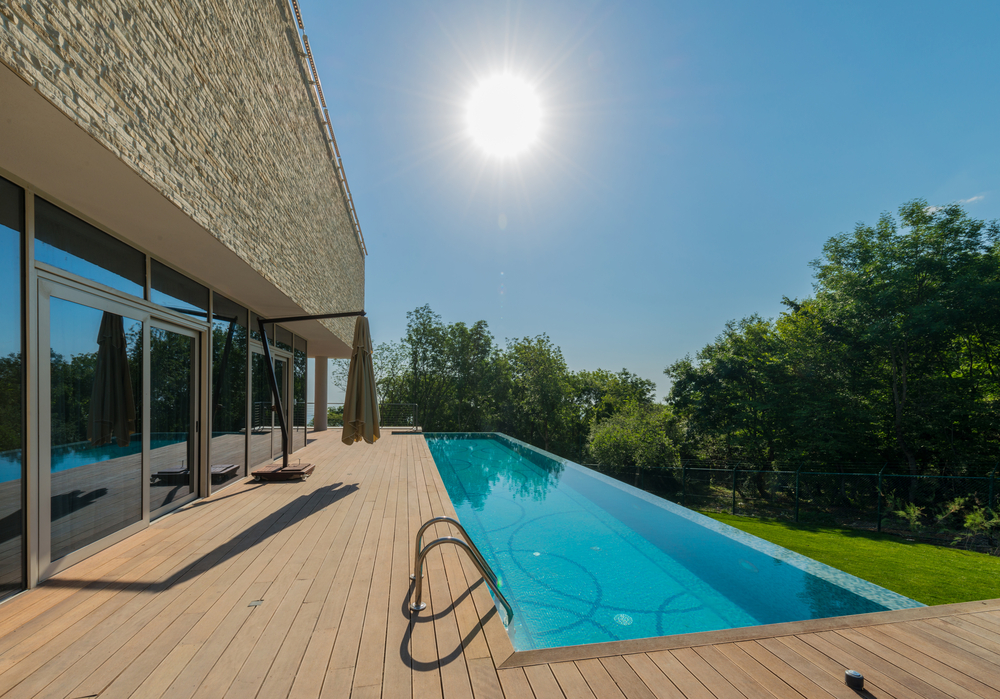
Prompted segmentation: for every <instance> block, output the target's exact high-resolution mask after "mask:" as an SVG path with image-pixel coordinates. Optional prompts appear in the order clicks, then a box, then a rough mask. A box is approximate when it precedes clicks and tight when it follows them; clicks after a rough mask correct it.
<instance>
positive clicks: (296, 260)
mask: <svg viewBox="0 0 1000 699" xmlns="http://www.w3.org/2000/svg"><path fill="white" fill-rule="evenodd" d="M294 22H295V19H294V17H293V16H292V12H291V8H290V7H289V6H288V4H287V0H233V1H226V0H70V1H67V0H0V61H3V62H4V63H5V64H7V65H8V66H9V67H10V68H11V69H13V70H14V71H15V72H16V73H17V74H19V75H20V76H21V77H22V78H23V79H24V80H25V81H26V82H28V83H29V84H31V85H33V86H34V88H35V90H37V91H38V92H39V93H41V94H42V95H43V96H45V97H46V98H47V99H48V100H49V101H51V102H52V103H53V104H55V105H56V106H57V107H58V108H59V109H60V110H62V111H63V112H64V113H65V114H66V115H67V116H69V117H70V118H71V119H73V120H74V121H75V122H76V123H78V124H79V125H80V126H81V127H82V128H84V129H85V130H86V131H88V132H89V133H90V134H91V135H92V136H93V137H94V138H95V139H97V140H98V141H99V142H100V143H102V144H103V145H104V146H106V147H107V148H109V149H110V150H111V151H112V152H114V153H115V154H116V155H118V157H120V158H121V159H122V160H123V161H124V162H126V163H127V164H129V165H130V166H131V167H132V168H133V169H134V170H136V172H138V173H139V174H140V175H141V176H142V177H143V178H145V179H146V180H147V181H148V182H149V183H150V184H151V185H153V186H154V187H155V188H156V189H157V190H159V191H160V192H161V193H162V194H163V195H164V196H166V197H167V198H168V199H170V200H171V201H173V202H174V203H175V204H176V205H177V206H179V207H180V208H181V210H183V211H184V212H185V213H187V214H188V215H189V216H191V217H192V218H193V219H194V220H195V221H197V222H198V223H199V224H201V225H202V226H203V227H204V228H205V229H207V230H208V231H210V232H211V233H212V235H214V236H215V237H217V238H218V239H219V240H220V241H222V242H223V243H224V244H225V245H226V246H227V247H229V248H230V249H232V250H233V251H235V252H236V253H237V254H238V255H240V257H242V258H243V259H244V260H246V261H247V262H248V263H249V264H250V265H251V266H252V267H254V268H255V269H256V270H257V271H258V272H260V273H261V274H262V275H263V276H264V277H265V278H266V279H268V280H269V281H270V282H271V283H273V284H274V285H275V286H276V287H278V288H279V289H280V290H282V291H283V292H284V293H285V294H287V295H288V296H289V297H290V298H292V299H293V300H295V301H296V302H297V303H299V304H300V305H301V306H302V307H303V308H305V309H306V311H307V312H311V313H321V312H331V311H339V310H353V309H354V308H363V307H364V256H363V255H362V253H361V251H360V247H359V245H358V243H357V240H356V238H355V235H354V232H353V228H352V226H351V222H350V218H349V216H348V213H347V209H346V206H345V202H344V198H343V195H342V193H341V190H340V186H339V184H338V182H337V178H336V173H335V171H334V168H333V165H332V163H331V161H330V156H329V152H328V147H327V145H326V142H325V139H324V138H323V133H322V130H321V126H320V121H319V117H318V112H317V104H316V101H315V99H314V98H313V96H312V95H311V93H310V90H311V88H310V86H309V85H308V83H307V82H306V81H307V80H308V77H307V75H306V73H305V70H306V64H305V63H304V59H302V58H301V57H300V56H299V55H298V46H299V43H298V35H297V33H296V30H295V25H294ZM123 233H124V232H123ZM331 302H333V303H335V304H336V305H337V308H331V307H330V304H331ZM327 324H328V327H330V328H331V330H333V331H334V332H335V333H336V335H337V336H338V337H340V338H341V339H342V340H344V341H345V342H346V343H348V344H350V343H351V340H352V337H353V327H354V319H352V318H347V319H338V320H334V321H327Z"/></svg>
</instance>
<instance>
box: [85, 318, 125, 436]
mask: <svg viewBox="0 0 1000 699" xmlns="http://www.w3.org/2000/svg"><path fill="white" fill-rule="evenodd" d="M97 345H98V349H97V366H96V368H95V370H94V386H93V388H91V391H90V418H89V419H88V420H87V439H89V440H90V443H91V444H93V445H94V446H95V447H99V446H101V445H102V444H110V443H111V435H112V434H114V436H115V439H116V441H117V442H118V446H120V447H125V446H128V442H129V438H130V437H131V435H132V433H133V432H135V399H134V398H133V397H132V376H131V374H130V373H129V367H128V354H127V353H126V351H125V348H126V340H125V326H124V324H123V323H122V317H121V316H120V315H116V314H114V313H109V312H108V311H105V312H104V316H103V317H102V318H101V329H100V331H99V332H98V333H97Z"/></svg>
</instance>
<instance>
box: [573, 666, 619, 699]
mask: <svg viewBox="0 0 1000 699" xmlns="http://www.w3.org/2000/svg"><path fill="white" fill-rule="evenodd" d="M575 665H576V666H577V668H579V670H580V674H581V675H583V677H584V679H586V680H587V684H588V685H589V686H590V688H591V689H592V690H593V692H594V694H595V695H597V696H599V697H601V698H602V699H604V698H605V697H607V698H608V699H612V698H613V699H618V697H624V696H625V695H624V694H623V693H622V690H621V688H619V686H618V685H617V684H616V683H615V681H614V679H613V678H612V677H611V675H609V674H608V671H607V670H605V669H604V666H603V665H602V664H601V661H600V660H598V659H597V658H592V659H590V660H577V661H576V663H575Z"/></svg>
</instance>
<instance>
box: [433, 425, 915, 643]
mask: <svg viewBox="0 0 1000 699" xmlns="http://www.w3.org/2000/svg"><path fill="white" fill-rule="evenodd" d="M425 437H426V440H427V445H428V447H429V448H430V451H431V454H432V455H433V457H434V461H435V463H436V464H437V467H438V471H439V472H440V473H441V478H442V480H443V481H444V485H445V488H446V489H447V491H448V495H449V497H450V498H451V501H452V504H453V505H454V506H455V510H456V512H457V513H458V518H459V520H460V521H461V522H462V524H463V525H464V526H465V528H466V530H467V531H468V532H469V535H470V536H471V537H472V539H473V540H474V541H475V543H476V546H477V547H478V548H479V549H480V551H481V552H482V554H483V557H484V558H486V560H487V561H488V562H489V564H490V565H491V566H492V567H493V569H494V570H495V571H496V573H497V576H498V578H499V579H500V589H501V590H502V591H503V593H504V595H505V596H506V597H507V599H508V601H509V602H510V604H511V606H512V607H513V608H514V619H513V622H512V623H511V624H510V626H509V627H508V633H509V634H510V637H511V642H512V643H513V645H514V648H515V650H519V651H520V650H532V649H537V648H554V647H558V646H569V645H579V644H584V643H599V642H603V641H617V640H625V639H634V638H647V637H652V636H667V635H673V634H680V633H691V632H696V631H712V630H718V629H729V628H736V627H741V626H756V625H759V624H773V623H779V622H785V621H801V620H805V619H818V618H823V617H831V616H842V615H847V614H863V613H867V612H880V611H886V610H889V609H905V608H909V607H919V606H922V605H921V604H920V603H919V602H915V601H914V600H911V599H908V598H906V597H903V596H901V595H898V594H896V593H894V592H890V591H889V590H886V589H884V588H881V587H878V586H877V585H873V584H872V583H869V582H866V581H864V580H861V579H859V578H856V577H854V576H852V575H848V574H847V573H844V572H843V571H839V570H836V569H834V568H830V567H829V566H826V565H823V564H822V563H819V562H817V561H814V560H812V559H809V558H806V557H804V556H800V555H798V554H796V553H793V552H791V551H788V550H787V549H783V548H781V547H780V546H776V545H774V544H771V543H768V542H766V541H763V540H761V539H758V538H756V537H754V536H750V535H749V534H745V533H744V532H741V531H739V530H737V529H734V528H732V527H730V526H728V525H725V524H722V523H720V522H716V521H715V520H713V519H710V518H708V517H705V516H704V515H701V514H698V513H697V512H694V511H692V510H688V509H686V508H684V507H681V506H679V505H675V504H674V503H671V502H668V501H666V500H663V499H661V498H658V497H656V496H653V495H650V494H648V493H645V492H643V491H641V490H638V489H636V488H633V487H631V486H629V485H626V484H624V483H620V482H618V481H616V480H614V479H612V478H608V477H607V476H603V475H601V474H599V473H596V472H594V471H592V470H590V469H586V468H584V467H582V466H579V465H577V464H574V463H572V462H570V461H567V460H565V459H561V458H559V457H556V456H554V455H552V454H548V453H546V452H543V451H542V450H540V449H536V448H534V447H531V446H529V445H527V444H524V443H523V442H519V441H518V440H515V439H511V438H510V437H507V436H505V435H499V434H484V433H476V434H427V435H425Z"/></svg>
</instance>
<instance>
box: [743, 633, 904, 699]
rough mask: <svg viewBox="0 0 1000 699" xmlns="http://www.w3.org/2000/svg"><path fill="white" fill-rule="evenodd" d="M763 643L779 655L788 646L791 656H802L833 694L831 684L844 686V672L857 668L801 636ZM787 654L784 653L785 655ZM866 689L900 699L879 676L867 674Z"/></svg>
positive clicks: (818, 678)
mask: <svg viewBox="0 0 1000 699" xmlns="http://www.w3.org/2000/svg"><path fill="white" fill-rule="evenodd" d="M758 643H760V644H761V645H763V646H764V647H766V648H769V649H773V650H774V653H775V654H776V655H777V654H778V653H779V651H780V649H781V647H782V646H785V647H787V648H788V650H789V651H791V652H792V653H794V654H795V656H791V657H793V658H794V657H796V656H797V657H800V658H803V659H804V660H805V661H807V662H808V663H809V664H810V665H811V666H812V667H816V668H818V669H819V670H820V671H821V672H819V673H817V674H815V675H810V677H813V678H814V679H815V681H816V682H817V684H821V685H822V686H823V687H824V688H825V689H826V690H827V691H829V692H830V693H831V694H833V693H834V692H833V691H832V686H831V684H838V683H839V684H840V685H841V686H843V683H844V672H845V671H846V670H857V669H858V668H857V667H854V666H852V665H846V664H845V662H844V661H843V660H840V659H834V658H833V657H831V656H829V655H827V654H826V653H823V652H822V651H820V650H817V649H816V648H814V647H813V646H811V645H809V644H808V643H806V642H805V641H804V640H803V639H802V637H801V636H782V637H780V638H769V639H763V640H761V641H758ZM786 655H787V654H783V655H782V657H785V656H786ZM834 655H837V653H836V649H834ZM865 689H866V691H868V692H870V693H872V694H874V695H875V696H878V697H880V699H881V698H882V697H887V698H891V699H899V697H897V696H896V695H895V694H893V693H892V692H891V691H889V690H888V689H886V688H885V686H883V685H881V684H879V682H878V680H877V678H875V677H871V676H870V675H865Z"/></svg>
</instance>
